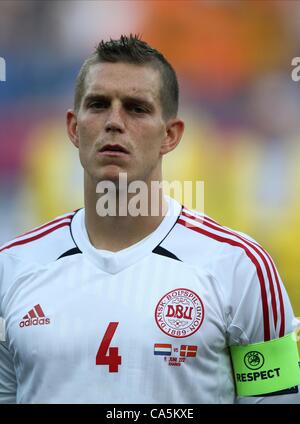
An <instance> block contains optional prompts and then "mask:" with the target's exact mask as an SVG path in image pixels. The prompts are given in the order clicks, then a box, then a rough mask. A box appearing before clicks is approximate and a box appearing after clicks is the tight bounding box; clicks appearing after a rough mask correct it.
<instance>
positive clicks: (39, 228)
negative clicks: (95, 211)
mask: <svg viewBox="0 0 300 424" xmlns="http://www.w3.org/2000/svg"><path fill="white" fill-rule="evenodd" d="M73 215H74V214H73V213H72V214H71V215H66V216H64V217H63V218H57V219H54V220H53V221H50V222H47V223H46V224H44V225H41V226H40V227H37V228H35V229H34V230H31V231H28V232H27V233H24V234H21V235H20V236H18V237H17V238H19V237H23V236H27V235H28V234H32V233H36V232H37V231H39V230H42V229H43V228H47V227H49V226H50V225H53V224H56V223H57V222H60V221H64V220H65V219H70V218H72V217H73Z"/></svg>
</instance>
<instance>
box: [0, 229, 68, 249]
mask: <svg viewBox="0 0 300 424" xmlns="http://www.w3.org/2000/svg"><path fill="white" fill-rule="evenodd" d="M69 226H70V222H63V223H61V224H59V225H56V227H53V228H49V229H48V230H47V231H44V232H43V233H40V234H37V235H36V236H33V237H29V238H26V239H24V240H19V241H15V242H13V243H11V244H9V245H8V246H5V247H3V248H2V249H0V252H3V250H6V249H10V248H11V247H15V246H21V245H22V244H27V243H30V242H32V241H34V240H38V239H40V238H42V237H45V236H46V235H47V234H50V233H52V232H53V231H56V230H58V229H59V228H62V227H69Z"/></svg>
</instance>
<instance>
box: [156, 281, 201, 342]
mask: <svg viewBox="0 0 300 424" xmlns="http://www.w3.org/2000/svg"><path fill="white" fill-rule="evenodd" d="M203 318H204V306H203V303H202V301H201V299H200V297H199V296H198V295H197V294H196V293H194V292H193V291H192V290H189V289H184V288H180V289H175V290H172V291H170V292H169V293H167V294H165V295H164V296H163V297H162V298H161V299H160V300H159V302H158V304H157V306H156V308H155V320H156V324H157V325H158V327H159V328H160V329H161V331H163V332H164V333H165V334H167V335H168V336H171V337H177V338H182V337H189V336H191V335H192V334H194V333H195V332H196V331H198V330H199V328H200V326H201V324H202V322H203Z"/></svg>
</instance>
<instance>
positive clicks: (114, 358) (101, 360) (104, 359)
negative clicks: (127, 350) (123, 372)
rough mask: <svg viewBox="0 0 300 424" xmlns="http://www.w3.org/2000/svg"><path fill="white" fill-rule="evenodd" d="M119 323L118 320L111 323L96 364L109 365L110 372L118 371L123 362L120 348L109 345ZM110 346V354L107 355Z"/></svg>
mask: <svg viewBox="0 0 300 424" xmlns="http://www.w3.org/2000/svg"><path fill="white" fill-rule="evenodd" d="M118 325H119V323H118V322H110V323H109V325H108V327H107V330H106V332H105V334H104V337H103V339H102V342H101V344H100V347H99V349H98V352H97V356H96V365H108V366H109V367H108V370H109V372H118V371H119V369H118V367H119V365H121V363H122V357H121V356H119V355H118V353H119V348H118V347H109V345H110V342H111V340H112V338H113V336H114V334H115V331H116V329H117V327H118ZM108 348H109V354H108V355H106V354H107V351H108Z"/></svg>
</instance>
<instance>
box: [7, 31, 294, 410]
mask: <svg viewBox="0 0 300 424" xmlns="http://www.w3.org/2000/svg"><path fill="white" fill-rule="evenodd" d="M177 108H178V84H177V79H176V75H175V73H174V71H173V69H172V67H171V66H170V65H169V63H168V62H167V61H166V60H165V59H164V57H163V56H162V55H161V54H160V53H159V52H157V51H156V50H154V49H152V48H151V47H150V46H148V45H147V44H146V43H144V42H143V41H141V40H140V39H138V38H137V37H133V36H130V37H125V36H122V37H121V38H120V39H119V40H111V41H109V42H106V43H105V42H101V43H100V44H99V47H98V48H97V50H96V52H95V53H94V54H93V55H92V56H91V57H90V58H89V59H88V60H87V61H86V62H85V63H84V64H83V66H82V68H81V70H80V73H79V76H78V78H77V84H76V91H75V104H74V110H69V111H68V112H67V128H68V134H69V137H70V139H71V141H72V143H73V144H74V145H75V146H76V147H77V148H78V150H79V156H80V161H81V164H82V166H83V168H84V194H85V208H84V209H82V210H79V211H77V212H75V213H70V214H66V215H63V216H61V217H59V218H57V219H55V220H53V221H51V222H50V223H48V224H45V225H43V226H41V227H39V228H36V229H35V230H33V231H31V232H29V233H27V234H25V235H23V236H20V237H18V238H17V239H15V240H14V241H12V242H10V243H7V244H6V245H4V246H3V247H2V249H1V254H0V316H2V317H3V318H4V320H5V324H6V332H5V339H6V340H5V342H3V343H2V344H1V351H0V352H1V353H0V355H1V362H0V400H1V401H2V402H19V403H29V402H34V403H40V402H42V403H61V402H63V403H72V402H76V403H234V402H236V401H237V402H249V403H251V402H253V403H257V402H261V401H272V400H273V401H276V402H286V403H293V402H297V399H299V398H298V397H297V396H298V388H297V384H299V383H300V378H299V369H298V363H297V361H298V354H297V353H296V351H297V347H296V343H295V340H294V339H293V337H292V331H293V327H292V321H293V313H292V309H291V306H290V303H289V300H288V297H287V294H286V292H285V290H284V287H283V285H282V283H281V281H280V279H279V276H278V274H277V271H276V269H275V267H274V264H273V262H272V260H271V258H270V257H269V255H268V254H267V253H266V252H265V251H264V250H263V249H262V248H261V247H260V246H259V245H257V244H256V243H255V242H254V241H253V240H250V239H249V238H248V237H246V236H244V235H241V234H240V233H237V232H234V231H231V230H229V229H228V228H225V227H222V226H220V225H219V224H217V223H216V222H215V221H213V220H211V219H210V218H208V217H206V216H202V215H200V214H198V213H196V212H193V211H189V210H187V209H186V208H184V207H181V205H179V204H178V203H177V202H175V201H174V200H172V199H169V198H167V197H164V196H163V193H162V190H161V187H160V186H159V185H156V186H155V187H156V189H154V190H151V187H152V184H153V183H155V182H160V181H161V180H162V157H163V156H164V155H165V154H167V153H168V152H170V151H172V150H173V149H174V148H175V147H176V146H177V145H178V143H179V141H180V138H181V136H182V133H183V129H184V123H183V122H182V120H180V119H179V118H178V117H177ZM57 154H59V152H57ZM136 183H143V184H141V186H143V187H144V191H143V190H141V192H143V196H144V197H142V198H140V202H142V201H144V200H147V204H146V211H145V210H144V212H143V213H141V214H137V213H136V211H137V209H138V205H137V203H138V202H135V200H136V199H134V193H135V191H134V190H133V189H132V187H134V186H132V184H136ZM130 186H131V189H130ZM145 188H146V190H145ZM104 199H105V202H104V201H103V200H104ZM124 202H125V207H124ZM107 204H109V205H110V206H109V207H108V208H106V206H107ZM111 205H113V206H111ZM134 205H135V206H136V207H134ZM153 211H155V213H152V212H153ZM105 212H108V213H105ZM243 349H244V350H243ZM231 362H233V365H234V370H233V368H232V365H231ZM234 381H235V382H234ZM235 385H236V388H235ZM274 392H276V393H274ZM238 393H239V394H241V395H244V396H237V394H238ZM270 393H273V395H272V396H265V397H264V396H257V395H264V394H270ZM252 395H253V396H252Z"/></svg>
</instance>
